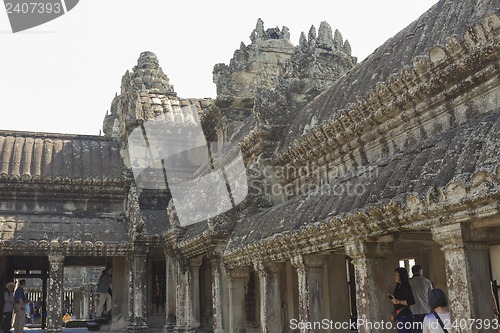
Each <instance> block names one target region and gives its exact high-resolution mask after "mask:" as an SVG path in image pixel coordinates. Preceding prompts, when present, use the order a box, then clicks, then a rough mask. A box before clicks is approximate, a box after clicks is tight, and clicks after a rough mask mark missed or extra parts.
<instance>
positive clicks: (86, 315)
mask: <svg viewBox="0 0 500 333" xmlns="http://www.w3.org/2000/svg"><path fill="white" fill-rule="evenodd" d="M82 303H83V305H82V318H83V319H90V288H89V286H85V290H84V291H83V302H82Z"/></svg>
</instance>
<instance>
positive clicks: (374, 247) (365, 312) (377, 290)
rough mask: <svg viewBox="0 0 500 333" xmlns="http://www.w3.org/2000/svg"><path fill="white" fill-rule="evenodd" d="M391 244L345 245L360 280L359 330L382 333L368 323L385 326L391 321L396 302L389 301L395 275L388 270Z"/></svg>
mask: <svg viewBox="0 0 500 333" xmlns="http://www.w3.org/2000/svg"><path fill="white" fill-rule="evenodd" d="M389 248H390V246H389V244H387V243H368V242H364V241H355V242H350V243H347V244H345V250H346V254H347V255H348V256H349V257H351V258H352V264H353V265H354V271H355V281H356V307H357V310H358V323H359V324H360V325H359V326H358V331H359V332H360V333H380V332H385V330H380V329H374V327H373V326H371V325H368V324H367V323H372V324H373V323H382V321H383V322H387V321H388V320H389V313H390V311H391V309H392V303H391V302H390V301H389V299H388V298H387V294H388V291H389V290H388V285H387V283H386V281H388V276H389V278H390V277H392V275H393V272H392V271H389V272H388V271H387V254H388V253H389Z"/></svg>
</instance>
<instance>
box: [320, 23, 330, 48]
mask: <svg viewBox="0 0 500 333" xmlns="http://www.w3.org/2000/svg"><path fill="white" fill-rule="evenodd" d="M318 43H319V44H323V45H327V46H333V35H332V27H331V26H330V24H328V22H326V21H322V22H321V23H320V25H319V30H318Z"/></svg>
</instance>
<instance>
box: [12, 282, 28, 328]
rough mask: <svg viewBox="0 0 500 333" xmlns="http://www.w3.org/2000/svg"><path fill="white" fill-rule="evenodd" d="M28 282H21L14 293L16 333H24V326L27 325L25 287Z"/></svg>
mask: <svg viewBox="0 0 500 333" xmlns="http://www.w3.org/2000/svg"><path fill="white" fill-rule="evenodd" d="M25 286H26V280H19V282H18V284H17V288H16V291H15V292H14V312H15V314H16V317H15V319H14V333H22V332H23V328H24V324H25V323H26V294H25V293H24V287H25Z"/></svg>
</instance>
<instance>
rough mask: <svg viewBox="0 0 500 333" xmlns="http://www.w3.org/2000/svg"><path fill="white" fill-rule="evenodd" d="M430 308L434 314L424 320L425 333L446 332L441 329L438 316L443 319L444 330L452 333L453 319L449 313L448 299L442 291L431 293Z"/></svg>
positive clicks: (435, 290) (436, 290)
mask: <svg viewBox="0 0 500 333" xmlns="http://www.w3.org/2000/svg"><path fill="white" fill-rule="evenodd" d="M428 303H429V306H430V307H431V309H432V311H433V312H432V313H429V314H428V315H426V316H425V318H424V325H423V333H443V332H445V330H444V329H443V328H442V327H441V324H440V323H439V320H438V319H437V317H436V315H437V316H438V317H439V318H440V319H441V321H442V323H443V325H444V328H445V329H446V330H447V331H448V332H450V329H451V319H450V312H449V311H448V309H447V307H448V297H447V296H446V294H445V293H444V291H443V290H441V289H438V288H436V289H432V290H431V291H430V293H429V301H428Z"/></svg>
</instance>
